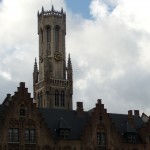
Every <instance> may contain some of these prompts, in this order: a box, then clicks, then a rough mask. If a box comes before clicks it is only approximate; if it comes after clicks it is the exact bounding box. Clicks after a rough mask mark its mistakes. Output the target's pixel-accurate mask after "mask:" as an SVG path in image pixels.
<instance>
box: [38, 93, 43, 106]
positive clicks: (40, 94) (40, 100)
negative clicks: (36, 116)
mask: <svg viewBox="0 0 150 150" xmlns="http://www.w3.org/2000/svg"><path fill="white" fill-rule="evenodd" d="M38 107H39V108H42V92H40V93H39V94H38Z"/></svg>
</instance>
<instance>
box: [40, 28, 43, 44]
mask: <svg viewBox="0 0 150 150" xmlns="http://www.w3.org/2000/svg"><path fill="white" fill-rule="evenodd" d="M40 31H41V43H43V30H42V29H41V30H40Z"/></svg>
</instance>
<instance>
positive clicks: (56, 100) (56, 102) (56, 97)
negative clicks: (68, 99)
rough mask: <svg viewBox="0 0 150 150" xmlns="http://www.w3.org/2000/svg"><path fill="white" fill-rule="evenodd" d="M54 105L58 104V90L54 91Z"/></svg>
mask: <svg viewBox="0 0 150 150" xmlns="http://www.w3.org/2000/svg"><path fill="white" fill-rule="evenodd" d="M55 106H59V91H58V90H56V91H55Z"/></svg>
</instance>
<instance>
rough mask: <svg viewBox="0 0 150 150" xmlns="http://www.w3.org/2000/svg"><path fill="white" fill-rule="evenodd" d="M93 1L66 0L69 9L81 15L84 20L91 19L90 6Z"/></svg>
mask: <svg viewBox="0 0 150 150" xmlns="http://www.w3.org/2000/svg"><path fill="white" fill-rule="evenodd" d="M90 2H91V0H66V3H67V7H68V8H69V9H70V10H71V11H72V12H73V13H77V14H81V15H82V17H84V18H90V17H91V16H90V9H89V5H90Z"/></svg>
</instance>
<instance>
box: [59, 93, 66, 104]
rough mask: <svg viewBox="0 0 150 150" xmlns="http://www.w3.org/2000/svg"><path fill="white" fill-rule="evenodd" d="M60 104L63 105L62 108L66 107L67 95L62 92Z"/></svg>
mask: <svg viewBox="0 0 150 150" xmlns="http://www.w3.org/2000/svg"><path fill="white" fill-rule="evenodd" d="M60 104H61V107H64V106H65V94H64V91H61V95H60Z"/></svg>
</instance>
